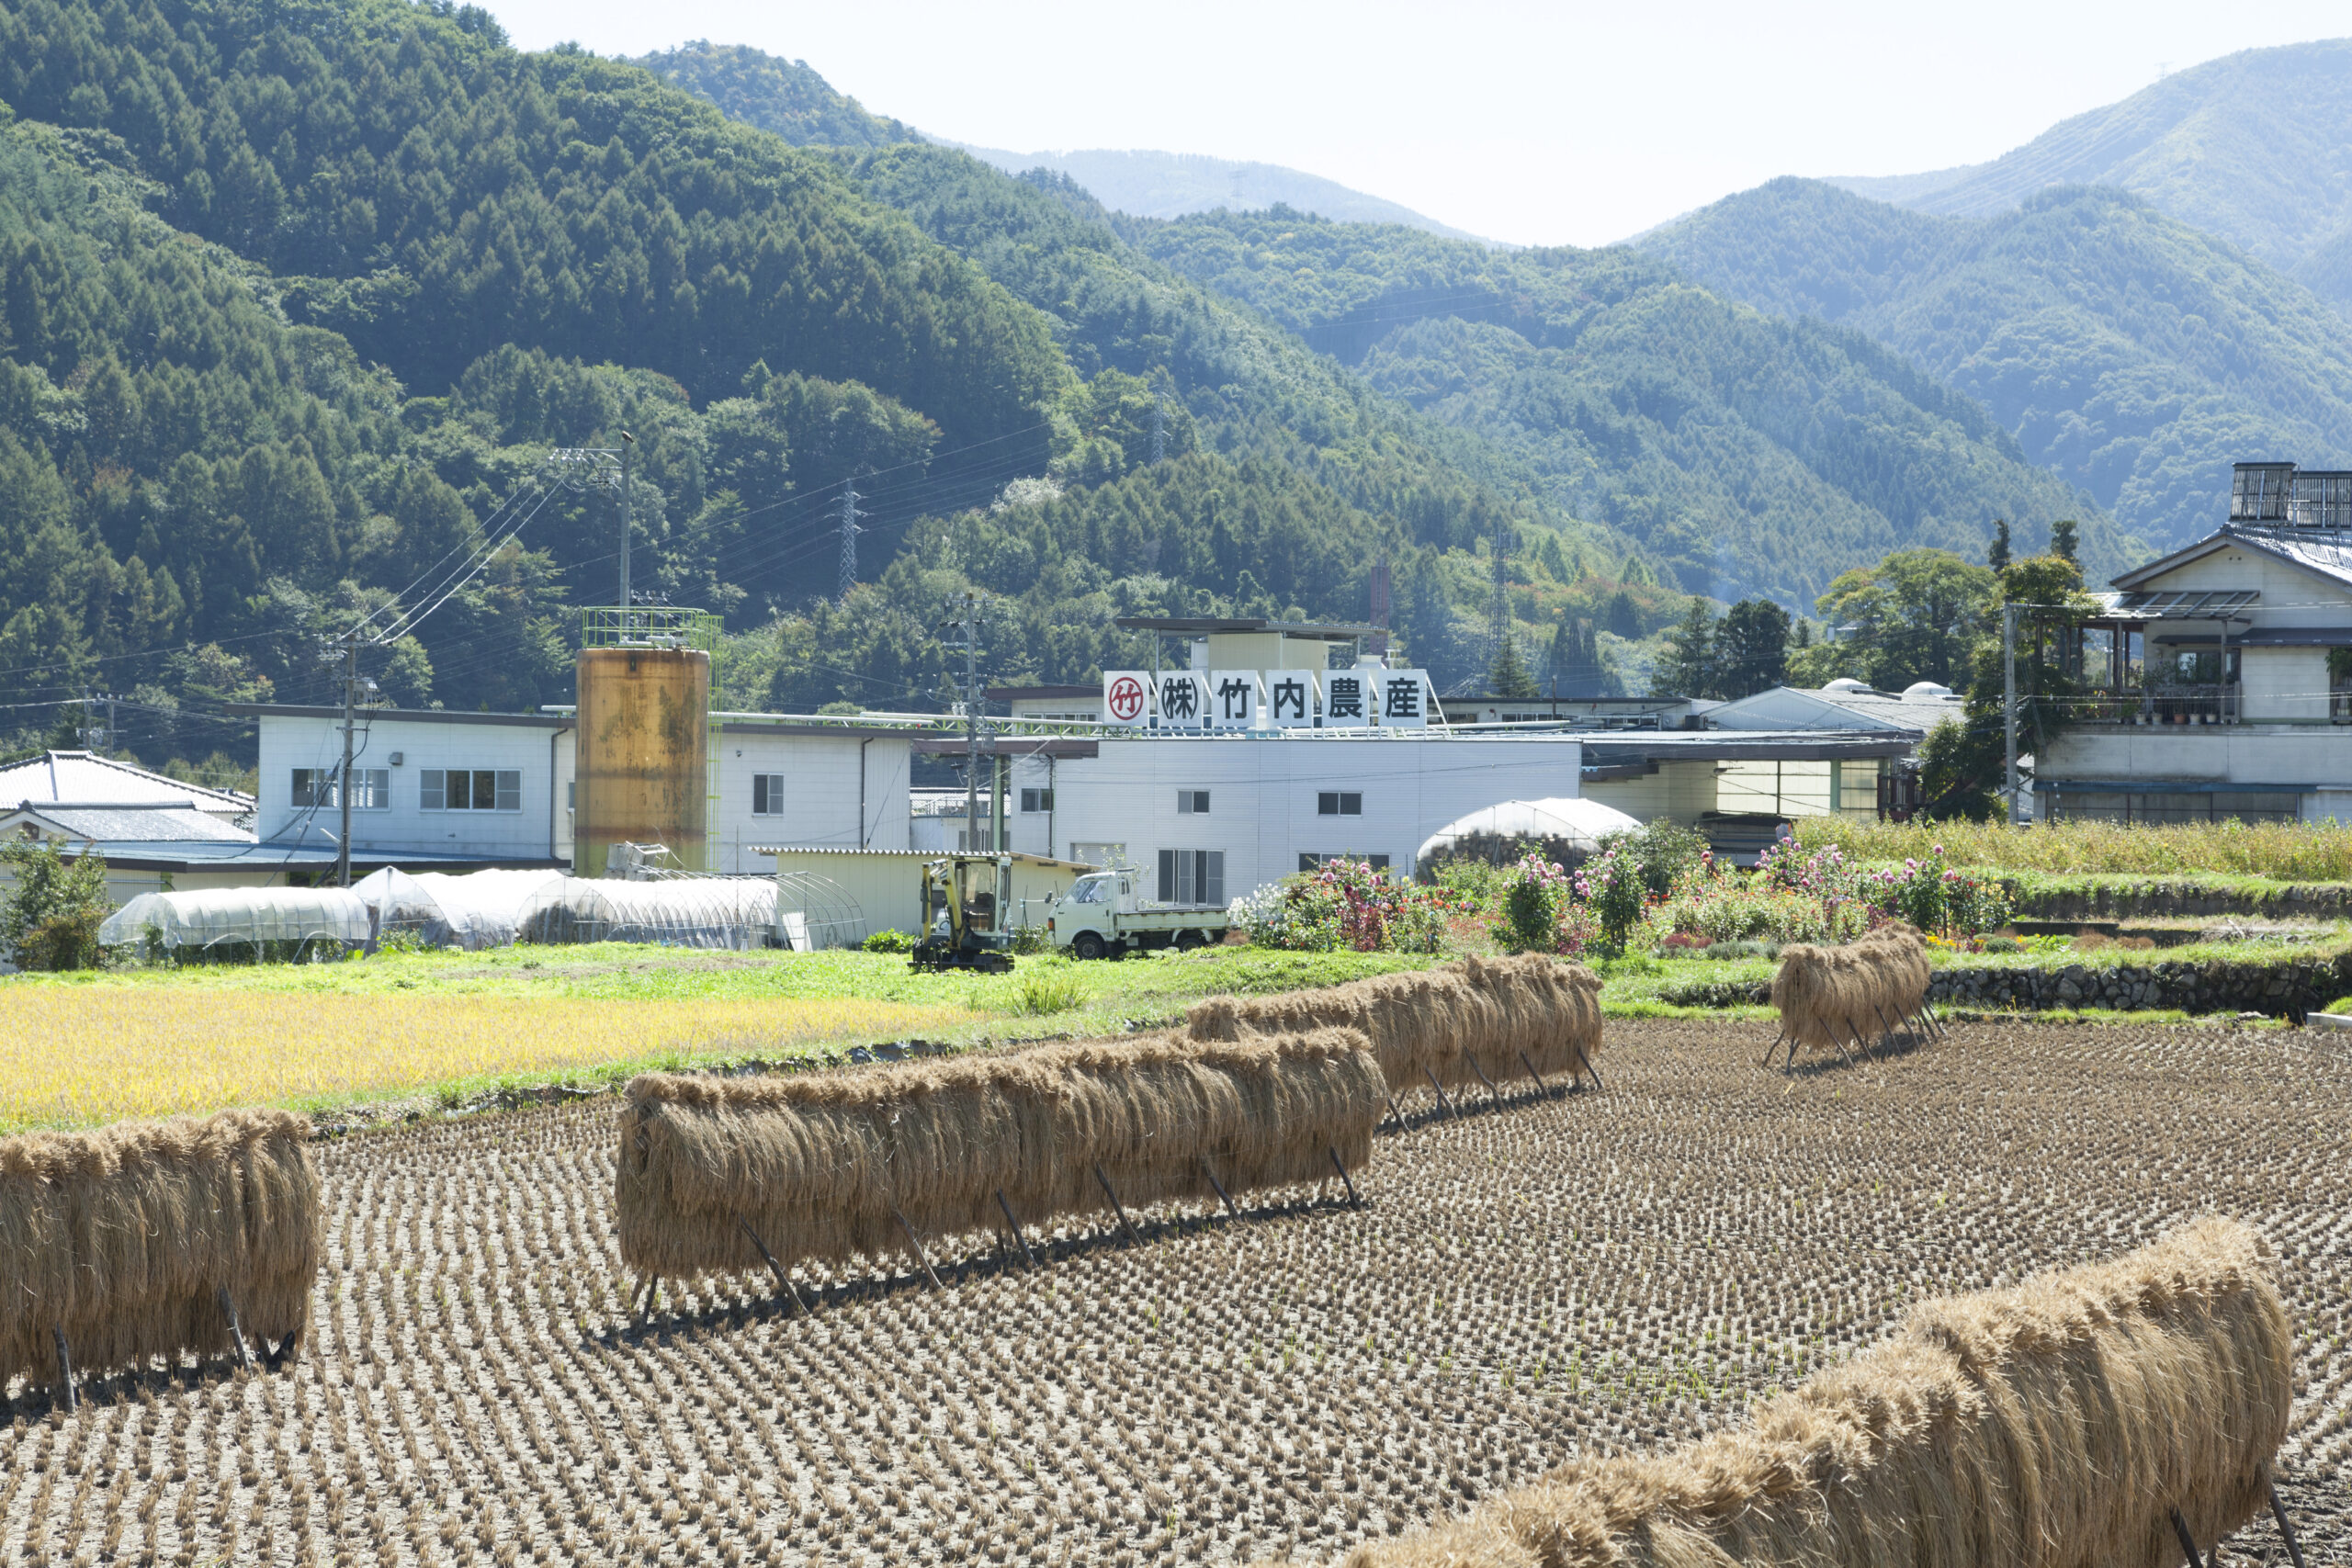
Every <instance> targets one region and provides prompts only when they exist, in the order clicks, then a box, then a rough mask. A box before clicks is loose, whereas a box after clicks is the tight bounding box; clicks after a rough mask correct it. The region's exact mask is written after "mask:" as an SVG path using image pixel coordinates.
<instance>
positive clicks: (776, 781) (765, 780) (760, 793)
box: [752, 773, 784, 817]
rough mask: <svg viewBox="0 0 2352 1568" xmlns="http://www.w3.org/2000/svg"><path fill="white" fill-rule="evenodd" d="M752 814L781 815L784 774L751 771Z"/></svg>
mask: <svg viewBox="0 0 2352 1568" xmlns="http://www.w3.org/2000/svg"><path fill="white" fill-rule="evenodd" d="M783 815H784V775H783V774H782V773H753V774H752V816H754V817H781V816H783Z"/></svg>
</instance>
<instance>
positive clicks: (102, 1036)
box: [0, 986, 978, 1129]
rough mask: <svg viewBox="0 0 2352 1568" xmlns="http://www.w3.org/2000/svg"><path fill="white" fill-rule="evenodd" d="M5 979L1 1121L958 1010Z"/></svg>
mask: <svg viewBox="0 0 2352 1568" xmlns="http://www.w3.org/2000/svg"><path fill="white" fill-rule="evenodd" d="M288 999H289V998H287V997H286V996H285V995H283V994H278V995H272V994H270V993H267V992H263V991H222V990H187V991H182V992H180V993H179V994H177V995H174V996H169V997H166V996H164V995H162V994H160V993H158V992H156V991H154V990H153V989H150V988H147V987H62V986H10V987H0V1128H7V1129H15V1128H23V1127H29V1126H86V1125H89V1124H92V1123H95V1122H106V1121H109V1120H112V1119H114V1118H117V1117H121V1116H155V1115H168V1114H171V1113H174V1112H177V1111H211V1110H216V1109H218V1108H220V1107H222V1106H228V1105H259V1104H271V1105H290V1106H301V1105H307V1104H318V1103H324V1102H331V1101H334V1100H344V1099H350V1098H358V1097H365V1096H369V1095H383V1094H394V1093H399V1092H401V1091H402V1090H410V1089H424V1088H427V1087H433V1088H436V1089H437V1088H443V1087H446V1086H448V1085H451V1084H459V1083H466V1082H470V1081H479V1080H483V1079H489V1078H495V1077H503V1076H507V1075H512V1074H516V1073H558V1072H563V1071H568V1070H571V1069H576V1068H583V1067H599V1068H609V1067H611V1066H615V1065H616V1064H625V1063H631V1062H647V1061H658V1060H662V1059H664V1058H670V1059H675V1058H677V1057H680V1056H685V1055H729V1054H736V1055H740V1054H749V1053H753V1052H778V1051H786V1052H788V1051H794V1050H803V1049H807V1048H809V1047H810V1046H812V1045H816V1044H819V1043H824V1042H826V1041H831V1040H839V1039H842V1038H845V1037H856V1038H865V1039H885V1038H891V1037H894V1036H904V1035H909V1034H920V1033H923V1032H944V1031H947V1030H952V1029H954V1028H956V1027H957V1026H959V1025H962V1024H965V1023H968V1022H970V1021H973V1020H974V1019H975V1018H976V1017H978V1015H977V1014H975V1013H974V1012H972V1011H971V1010H968V1009H967V1008H964V1007H960V1006H922V1005H916V1004H910V1003H904V1002H883V1001H875V1000H871V999H867V998H768V999H762V998H729V999H721V1000H691V999H676V998H665V999H662V1000H651V1001H630V1000H620V999H605V998H596V999H589V998H569V997H537V998H527V999H526V998H515V997H499V996H486V997H485V996H462V995H459V996H449V995H441V996H413V997H411V996H401V995H385V994H382V993H380V992H379V993H376V994H372V995H360V996H352V995H337V994H334V993H332V992H330V993H323V994H320V995H315V996H311V997H307V998H302V1001H301V1004H300V1006H288Z"/></svg>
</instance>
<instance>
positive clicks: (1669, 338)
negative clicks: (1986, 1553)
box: [1126, 210, 2138, 605]
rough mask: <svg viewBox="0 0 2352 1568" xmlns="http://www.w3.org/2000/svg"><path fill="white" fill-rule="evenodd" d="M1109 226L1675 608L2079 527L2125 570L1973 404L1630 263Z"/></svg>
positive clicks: (1813, 585)
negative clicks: (1514, 483)
mask: <svg viewBox="0 0 2352 1568" xmlns="http://www.w3.org/2000/svg"><path fill="white" fill-rule="evenodd" d="M1126 229H1127V231H1128V232H1129V233H1130V235H1131V236H1132V237H1133V239H1134V240H1135V242H1136V244H1137V245H1138V246H1139V247H1140V248H1141V249H1142V250H1144V251H1145V252H1146V253H1147V254H1149V255H1151V256H1152V257H1153V258H1154V259H1156V260H1158V261H1160V262H1162V263H1164V264H1165V265H1169V266H1170V267H1172V268H1173V269H1174V270H1175V271H1176V272H1178V273H1179V274H1181V275H1182V276H1186V277H1190V278H1193V279H1195V280H1197V281H1199V282H1201V283H1203V284H1204V285H1206V286H1207V287H1209V288H1213V289H1216V291H1218V292H1219V293H1221V294H1224V295H1226V296H1227V297H1229V298H1231V299H1238V300H1240V301H1242V302H1244V303H1247V304H1249V305H1250V306H1251V307H1253V308H1255V309H1257V310H1261V311H1263V312H1264V313H1265V314H1266V315H1267V316H1268V317H1269V318H1270V319H1272V320H1273V321H1278V322H1280V323H1282V324H1283V325H1284V326H1287V327H1289V328H1291V329H1292V330H1294V331H1295V332H1297V333H1301V334H1303V335H1304V337H1305V338H1306V341H1307V343H1308V344H1311V345H1313V346H1315V347H1317V348H1318V349H1321V350H1323V351H1324V352H1326V353H1329V354H1330V355H1333V356H1335V357H1336V358H1337V359H1339V360H1340V361H1341V362H1343V363H1346V364H1350V365H1352V366H1355V367H1357V368H1358V370H1359V372H1360V373H1361V374H1362V376H1363V378H1364V379H1365V381H1366V383H1367V384H1368V385H1369V386H1371V387H1372V388H1373V389H1375V390H1377V391H1380V392H1384V393H1386V394H1389V395H1391V396H1394V397H1396V398H1398V399H1400V400H1403V401H1405V402H1407V403H1408V404H1409V405H1411V406H1412V407H1414V408H1415V409H1417V410H1419V411H1421V412H1425V413H1428V414H1430V415H1432V416H1434V417H1436V418H1438V419H1440V420H1442V421H1443V422H1445V423H1448V424H1451V425H1453V426H1454V427H1455V428H1457V429H1459V430H1461V431H1463V432H1464V433H1465V434H1469V435H1471V436H1474V437H1476V439H1478V440H1479V442H1480V443H1481V444H1482V445H1484V446H1487V447H1489V448H1492V449H1494V450H1497V451H1498V452H1499V453H1501V454H1503V455H1504V456H1505V457H1509V458H1510V459H1513V460H1515V461H1516V463H1517V464H1518V465H1519V466H1521V468H1524V469H1526V470H1529V471H1532V473H1533V474H1534V475H1536V476H1537V479H1536V482H1537V483H1538V485H1539V487H1540V489H1541V491H1542V492H1543V493H1544V494H1545V495H1546V496H1547V497H1548V498H1549V499H1550V500H1551V502H1553V504H1555V505H1556V506H1558V507H1560V508H1561V509H1563V510H1565V511H1566V512H1569V513H1573V514H1576V515H1579V516H1586V517H1591V518H1595V519H1598V520H1600V521H1603V522H1606V523H1608V524H1609V525H1611V526H1612V527H1615V528H1617V529H1618V530H1620V531H1621V532H1623V533H1624V534H1626V535H1628V536H1632V537H1634V538H1637V539H1639V540H1640V541H1642V544H1643V547H1644V548H1645V551H1646V552H1647V553H1648V554H1649V556H1650V557H1651V558H1652V559H1653V560H1655V561H1657V563H1658V564H1659V566H1660V567H1661V569H1662V570H1664V571H1666V572H1668V573H1669V574H1670V576H1671V579H1672V581H1674V582H1675V583H1676V584H1677V585H1679V586H1680V587H1681V588H1683V589H1685V590H1686V591H1689V592H1703V593H1709V594H1712V595H1714V596H1716V597H1719V598H1737V597H1741V596H1744V595H1747V594H1750V593H1761V594H1765V595H1768V596H1770V597H1772V598H1775V599H1779V600H1781V602H1783V603H1785V604H1801V605H1802V604H1811V603H1812V601H1813V599H1814V598H1815V596H1816V595H1817V594H1818V593H1819V592H1821V590H1822V588H1823V587H1824V586H1826V584H1827V582H1828V581H1829V580H1830V579H1831V578H1833V577H1835V576H1837V574H1838V572H1840V571H1843V570H1847V568H1848V567H1849V566H1850V565H1851V564H1852V563H1853V562H1855V561H1858V560H1873V559H1876V558H1879V556H1881V555H1883V554H1884V553H1885V552H1886V551H1888V550H1892V549H1898V548H1903V547H1908V546H1911V545H1935V546H1939V547H1947V548H1951V549H1955V550H1959V551H1961V552H1962V553H1964V554H1969V555H1981V553H1982V552H1983V549H1984V547H1985V543H1986V542H1987V541H1988V540H1989V538H1990V535H1991V529H1992V525H1993V522H1994V520H1995V519H1996V518H2007V519H2009V520H2010V521H2011V522H2012V523H2014V524H2018V525H2023V526H2024V528H2025V529H2026V530H2027V531H2028V532H2029V533H2030V532H2031V531H2033V530H2035V529H2039V528H2045V527H2046V526H2047V525H2048V524H2049V523H2050V522H2051V521H2052V519H2054V518H2057V517H2062V516H2073V517H2076V518H2079V519H2080V520H2082V522H2083V524H2084V529H2083V536H2084V551H2085V556H2086V560H2087V561H2088V562H2089V563H2090V564H2091V565H2092V567H2093V569H2094V570H2120V567H2121V566H2122V565H2123V563H2124V562H2125V561H2126V560H2127V559H2129V558H2131V557H2132V556H2133V555H2134V553H2135V552H2136V551H2137V549H2138V547H2137V545H2136V544H2135V543H2134V542H2133V541H2131V540H2130V539H2127V538H2125V537H2124V536H2121V535H2120V534H2119V533H2118V532H2117V530H2116V529H2115V527H2114V526H2113V525H2112V524H2111V523H2110V522H2109V520H2108V519H2107V518H2106V517H2105V516H2104V514H2103V513H2101V512H2100V510H2099V509H2098V506H2097V505H2096V504H2095V503H2094V502H2091V501H2090V500H2089V499H2088V498H2087V497H2085V496H2082V495H2080V494H2078V493H2076V492H2075V491H2072V490H2071V489H2070V488H2069V487H2068V486H2066V485H2065V484H2064V483H2063V482H2061V481H2059V480H2058V479H2054V478H2053V477H2052V476H2051V475H2049V474H2047V473H2045V472H2043V471H2041V470H2040V469H2038V468H2034V467H2033V466H2032V465H2031V464H2030V463H2029V462H2027V461H2026V460H2025V459H2024V457H2023V455H2022V454H2021V453H2020V452H2019V451H2018V448H2017V446H2016V445H2015V443H2013V442H2012V441H2010V440H2009V438H2008V437H2007V434H2005V433H2003V432H2002V431H2000V430H1999V429H1998V428H1996V426H1995V425H1994V424H1993V423H1991V422H1990V421H1989V420H1988V419H1987V418H1986V417H1985V412H1984V411H1983V410H1982V409H1981V408H1979V407H1978V406H1977V405H1976V404H1974V403H1973V401H1971V400H1968V399H1966V398H1962V397H1959V396H1955V395H1954V394H1953V393H1951V391H1949V390H1948V389H1945V388H1944V387H1943V386H1941V385H1940V384H1939V383H1938V382H1936V381H1934V380H1932V379H1930V378H1928V377H1926V376H1923V375H1921V374H1920V373H1918V372H1917V370H1916V369H1914V368H1913V367H1911V366H1910V365H1908V364H1907V363H1905V362H1904V361H1903V360H1901V359H1899V358H1897V357H1896V356H1894V355H1890V354H1888V353H1887V352H1886V351H1885V350H1884V349H1883V348H1881V347H1879V346H1878V345H1877V344H1873V343H1871V341H1869V340H1868V339H1867V338H1864V337H1863V336H1861V335H1860V334H1859V333H1853V332H1849V331H1846V330H1843V329H1839V328H1835V327H1830V326H1826V325H1823V324H1822V323H1819V322H1814V321H1787V320H1776V319H1774V318H1771V317H1769V316H1766V315H1764V314H1762V313H1760V312H1758V311H1756V310H1749V309H1747V308H1746V307H1743V306H1740V305H1736V304H1733V303H1730V302H1728V301H1726V300H1724V299H1721V298H1718V297H1717V296H1715V295H1713V294H1711V293H1709V292H1707V291H1706V290H1705V289H1702V288H1697V287H1694V286H1693V285H1692V284H1691V283H1690V282H1688V281H1686V280H1685V279H1684V278H1683V277H1682V276H1681V275H1679V274H1678V273H1677V272H1676V271H1674V270H1673V269H1672V268H1671V267H1669V266H1668V265H1665V264H1663V263H1660V262H1658V261H1656V260H1653V259H1650V258H1647V257H1645V256H1642V255H1639V254H1634V253H1633V252H1629V251H1624V250H1604V251H1575V250H1566V249H1561V250H1543V251H1522V252H1512V253H1497V252H1492V251H1488V250H1487V249H1485V248H1484V247H1481V246H1476V245H1470V244H1464V243H1460V242H1455V241H1448V240H1443V239H1440V238H1437V237H1435V236H1432V235H1428V234H1423V233H1419V232H1418V231H1412V230H1408V229H1403V228H1398V227H1395V226H1374V225H1365V224H1344V223H1329V222H1324V221H1322V220H1317V219H1313V218H1309V217H1307V216H1306V215H1304V214H1300V213H1295V212H1289V211H1282V210H1277V211H1273V212H1266V213H1253V214H1238V215H1236V214H1224V213H1219V214H1209V215H1204V216H1200V217H1194V218H1188V219H1184V220H1179V221H1176V222H1172V223H1164V224H1149V223H1141V222H1134V223H1130V224H1128V225H1127V226H1126Z"/></svg>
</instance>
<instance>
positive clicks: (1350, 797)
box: [1315, 789, 1363, 817]
mask: <svg viewBox="0 0 2352 1568" xmlns="http://www.w3.org/2000/svg"><path fill="white" fill-rule="evenodd" d="M1315 814H1316V815H1317V817H1361V816H1363V795H1360V794H1358V793H1357V792H1356V791H1354V790H1339V789H1327V790H1322V791H1319V792H1317V795H1316V796H1315Z"/></svg>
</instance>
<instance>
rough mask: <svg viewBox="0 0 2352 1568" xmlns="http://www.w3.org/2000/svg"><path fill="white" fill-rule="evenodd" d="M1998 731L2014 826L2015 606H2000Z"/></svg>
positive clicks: (2015, 789) (2015, 820)
mask: <svg viewBox="0 0 2352 1568" xmlns="http://www.w3.org/2000/svg"><path fill="white" fill-rule="evenodd" d="M2001 730H2002V735H2003V740H2004V745H2005V748H2006V750H2007V756H2008V765H2007V781H2008V791H2007V793H2008V797H2009V817H2008V820H2009V826H2010V827H2012V828H2014V827H2016V826H2017V825H2018V607H2017V606H2016V605H2015V604H2004V605H2002V606H2001Z"/></svg>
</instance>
